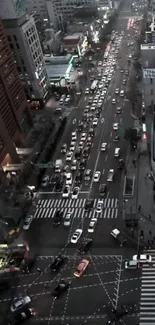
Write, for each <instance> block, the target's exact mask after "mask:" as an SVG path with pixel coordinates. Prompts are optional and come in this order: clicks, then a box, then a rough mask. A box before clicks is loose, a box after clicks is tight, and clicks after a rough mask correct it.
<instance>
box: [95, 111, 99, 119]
mask: <svg viewBox="0 0 155 325" xmlns="http://www.w3.org/2000/svg"><path fill="white" fill-rule="evenodd" d="M95 117H97V118H99V117H100V111H99V110H97V111H96V113H95Z"/></svg>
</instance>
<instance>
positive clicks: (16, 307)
mask: <svg viewBox="0 0 155 325" xmlns="http://www.w3.org/2000/svg"><path fill="white" fill-rule="evenodd" d="M30 302H31V298H30V297H29V296H25V297H18V298H14V299H13V301H12V304H11V307H10V310H11V311H12V313H14V312H19V311H21V310H22V309H23V307H25V306H26V305H28V304H29V303H30Z"/></svg>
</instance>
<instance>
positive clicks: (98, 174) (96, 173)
mask: <svg viewBox="0 0 155 325" xmlns="http://www.w3.org/2000/svg"><path fill="white" fill-rule="evenodd" d="M100 177H101V172H100V171H96V172H95V174H94V177H93V182H95V183H97V182H99V180H100Z"/></svg>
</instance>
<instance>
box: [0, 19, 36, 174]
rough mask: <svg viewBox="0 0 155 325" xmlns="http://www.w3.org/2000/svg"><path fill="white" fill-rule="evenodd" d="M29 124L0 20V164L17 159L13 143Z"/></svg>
mask: <svg viewBox="0 0 155 325" xmlns="http://www.w3.org/2000/svg"><path fill="white" fill-rule="evenodd" d="M30 127H31V117H30V114H29V110H28V104H27V99H26V96H25V93H24V90H23V87H22V84H21V81H20V78H19V74H18V71H17V68H16V65H15V63H14V59H13V56H12V53H11V50H10V47H9V43H8V40H7V35H6V33H5V30H4V27H3V24H2V21H1V20H0V164H1V166H4V165H5V164H7V163H9V162H10V163H14V164H15V163H17V162H18V161H19V158H18V155H17V152H16V146H19V145H20V144H21V145H23V144H24V143H25V136H26V134H27V133H28V131H29V129H30ZM0 177H1V173H0Z"/></svg>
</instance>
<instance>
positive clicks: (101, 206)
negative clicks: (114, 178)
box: [96, 200, 103, 213]
mask: <svg viewBox="0 0 155 325" xmlns="http://www.w3.org/2000/svg"><path fill="white" fill-rule="evenodd" d="M102 210H103V200H99V201H98V203H97V207H96V212H97V213H101V212H102Z"/></svg>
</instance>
